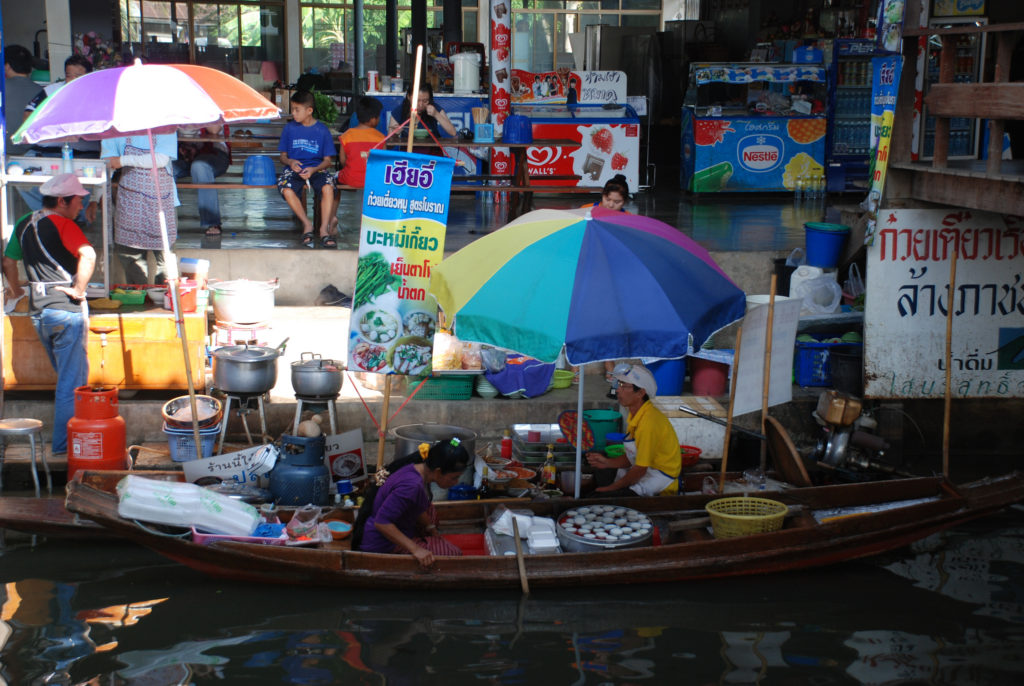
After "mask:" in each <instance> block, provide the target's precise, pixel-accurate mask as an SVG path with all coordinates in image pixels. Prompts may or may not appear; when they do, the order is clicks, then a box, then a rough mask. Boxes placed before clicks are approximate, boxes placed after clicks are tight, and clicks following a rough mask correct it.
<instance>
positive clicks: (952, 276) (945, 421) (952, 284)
mask: <svg viewBox="0 0 1024 686" xmlns="http://www.w3.org/2000/svg"><path fill="white" fill-rule="evenodd" d="M959 252H960V251H959V250H958V249H957V246H956V245H954V246H953V259H952V260H950V262H949V291H948V294H949V297H948V298H947V300H946V351H945V352H946V392H945V394H944V397H943V406H942V476H943V477H945V478H946V479H948V478H949V415H950V409H951V405H952V400H953V365H952V361H953V360H952V357H953V352H952V349H953V294H954V293H956V261H957V256H958V254H959Z"/></svg>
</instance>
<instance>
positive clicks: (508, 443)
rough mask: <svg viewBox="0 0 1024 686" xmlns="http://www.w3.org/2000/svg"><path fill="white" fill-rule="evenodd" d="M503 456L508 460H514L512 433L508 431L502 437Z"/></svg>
mask: <svg viewBox="0 0 1024 686" xmlns="http://www.w3.org/2000/svg"><path fill="white" fill-rule="evenodd" d="M501 456H502V457H503V458H505V459H506V460H511V459H512V433H511V432H510V431H509V430H508V429H505V434H504V435H503V436H502V437H501Z"/></svg>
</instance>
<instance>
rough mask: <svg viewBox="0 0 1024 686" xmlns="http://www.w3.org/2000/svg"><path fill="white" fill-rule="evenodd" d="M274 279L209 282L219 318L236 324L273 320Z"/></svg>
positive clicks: (214, 306)
mask: <svg viewBox="0 0 1024 686" xmlns="http://www.w3.org/2000/svg"><path fill="white" fill-rule="evenodd" d="M277 287H278V282H277V279H274V280H273V281H249V280H248V279H238V280H236V281H212V282H210V284H209V289H210V299H211V301H212V302H213V315H214V317H216V318H217V320H218V321H222V322H231V323H233V324H256V323H259V322H266V321H270V319H271V317H272V316H273V314H274V291H275V290H277Z"/></svg>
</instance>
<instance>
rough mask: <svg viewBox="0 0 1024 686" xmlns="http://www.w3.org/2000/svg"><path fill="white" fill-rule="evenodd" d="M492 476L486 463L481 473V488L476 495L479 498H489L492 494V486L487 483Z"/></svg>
mask: <svg viewBox="0 0 1024 686" xmlns="http://www.w3.org/2000/svg"><path fill="white" fill-rule="evenodd" d="M489 477H490V472H489V470H488V468H487V465H486V464H485V465H484V471H483V473H482V474H481V475H480V488H478V489H476V497H477V499H478V500H487V498H489V497H490V495H491V490H490V486H488V485H487V481H488V479H489Z"/></svg>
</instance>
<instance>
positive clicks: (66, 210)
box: [3, 174, 96, 454]
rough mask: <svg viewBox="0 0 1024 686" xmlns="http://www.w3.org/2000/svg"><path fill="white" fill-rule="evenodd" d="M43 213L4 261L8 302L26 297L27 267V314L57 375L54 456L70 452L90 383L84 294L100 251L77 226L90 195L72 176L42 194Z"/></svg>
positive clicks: (18, 234)
mask: <svg viewBox="0 0 1024 686" xmlns="http://www.w3.org/2000/svg"><path fill="white" fill-rule="evenodd" d="M39 191H40V193H42V196H43V208H42V209H41V210H38V211H36V212H33V213H31V214H27V215H25V216H24V217H22V218H21V219H20V220H19V221H18V224H17V226H15V228H14V233H13V234H12V235H11V239H10V241H9V242H8V243H7V249H6V250H5V251H4V256H3V272H4V276H5V277H7V291H6V295H7V297H8V298H12V299H17V298H20V297H22V296H23V295H24V294H25V291H24V289H23V288H22V286H21V281H20V277H19V274H18V261H19V260H21V261H22V262H24V265H25V275H26V277H27V280H28V285H29V312H30V313H31V315H32V324H33V325H34V326H35V329H36V333H37V334H38V335H39V340H40V341H42V344H43V347H44V348H45V349H46V353H47V354H48V355H49V356H50V363H51V364H52V365H53V368H54V369H55V370H56V372H57V391H56V394H55V398H54V417H53V424H54V425H53V452H54V453H55V454H56V453H63V452H67V448H68V435H67V428H68V420H69V419H71V417H72V416H73V414H74V409H75V389H76V388H78V387H79V386H84V385H85V384H86V383H87V381H88V378H89V359H88V356H87V355H86V351H85V340H86V338H85V337H86V331H87V329H88V311H87V309H86V304H85V290H86V287H87V286H88V284H89V279H90V278H91V277H92V271H93V268H94V267H95V266H96V251H95V250H94V249H93V247H92V246H91V245H89V242H88V241H87V240H86V238H85V235H84V234H83V233H82V230H81V229H80V228H79V227H78V225H77V224H76V223H75V221H74V220H75V217H77V216H78V213H79V212H80V211H81V210H82V198H83V197H84V196H86V195H88V191H86V190H85V188H83V187H82V184H81V182H80V181H79V180H78V179H77V178H76V177H75V175H74V174H58V175H57V176H54V177H53V178H52V179H50V180H49V181H47V182H46V183H44V184H43V185H42V186H41V187H40V188H39Z"/></svg>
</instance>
